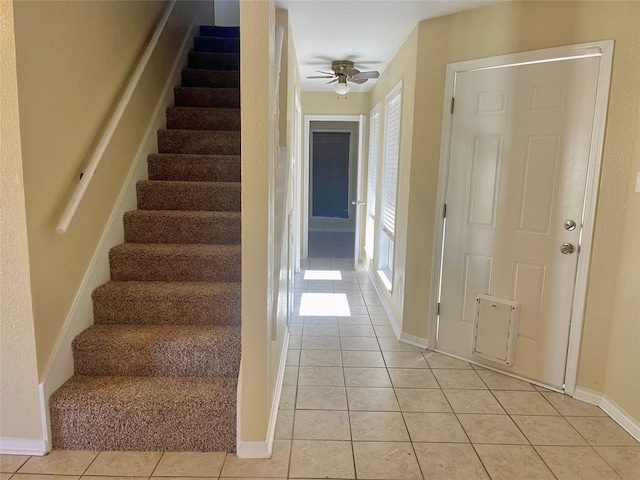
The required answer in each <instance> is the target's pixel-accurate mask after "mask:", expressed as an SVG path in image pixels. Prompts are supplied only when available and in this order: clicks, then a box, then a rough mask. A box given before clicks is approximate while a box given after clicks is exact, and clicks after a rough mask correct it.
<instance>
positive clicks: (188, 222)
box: [124, 210, 240, 244]
mask: <svg viewBox="0 0 640 480" xmlns="http://www.w3.org/2000/svg"><path fill="white" fill-rule="evenodd" d="M124 240H125V242H132V243H218V244H223V243H235V244H239V243H240V212H210V211H190V210H187V211H185V210H133V211H130V212H126V213H125V214H124Z"/></svg>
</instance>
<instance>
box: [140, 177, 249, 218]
mask: <svg viewBox="0 0 640 480" xmlns="http://www.w3.org/2000/svg"><path fill="white" fill-rule="evenodd" d="M136 187H137V195H138V208H139V209H140V210H207V211H218V212H221V211H228V212H239V211H240V201H241V198H240V182H184V181H173V180H143V181H140V182H138V183H137V185H136Z"/></svg>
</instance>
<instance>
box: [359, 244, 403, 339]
mask: <svg viewBox="0 0 640 480" xmlns="http://www.w3.org/2000/svg"><path fill="white" fill-rule="evenodd" d="M362 264H363V265H364V269H365V270H366V271H367V273H368V274H369V278H370V279H371V283H372V284H373V288H375V290H376V295H378V298H379V299H380V303H381V305H382V308H383V309H384V313H385V314H386V315H387V318H388V319H389V323H390V324H391V328H393V333H395V334H396V339H398V340H400V338H401V336H402V329H401V328H400V324H399V323H398V319H397V318H396V316H395V315H394V314H393V311H392V310H391V306H390V305H389V303H388V302H387V299H386V297H385V296H384V295H382V294H381V293H380V286H379V285H378V278H377V273H376V272H375V271H374V270H373V269H372V268H371V261H370V260H369V259H368V258H367V257H366V256H365V257H364V259H363V261H362Z"/></svg>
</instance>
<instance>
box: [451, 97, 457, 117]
mask: <svg viewBox="0 0 640 480" xmlns="http://www.w3.org/2000/svg"><path fill="white" fill-rule="evenodd" d="M455 105H456V97H451V113H452V114H453V111H454V110H455Z"/></svg>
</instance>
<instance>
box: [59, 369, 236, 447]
mask: <svg viewBox="0 0 640 480" xmlns="http://www.w3.org/2000/svg"><path fill="white" fill-rule="evenodd" d="M236 390H237V378H229V377H151V376H144V377H135V376H84V375H75V376H73V377H72V378H71V379H70V380H69V381H67V382H66V383H65V384H64V385H63V386H62V387H61V388H60V389H58V390H57V391H56V392H55V393H54V394H53V395H52V396H51V398H50V400H49V405H50V410H51V432H52V440H53V448H54V449H62V450H65V449H66V450H94V451H95V450H139V451H153V450H155V451H227V452H234V451H235V446H236V402H237V400H236Z"/></svg>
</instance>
